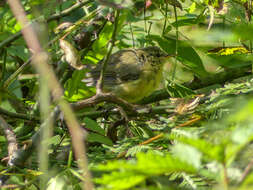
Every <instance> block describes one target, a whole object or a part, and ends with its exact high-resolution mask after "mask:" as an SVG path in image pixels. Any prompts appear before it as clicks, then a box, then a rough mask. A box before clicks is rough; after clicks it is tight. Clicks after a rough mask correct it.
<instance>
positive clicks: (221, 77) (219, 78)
mask: <svg viewBox="0 0 253 190" xmlns="http://www.w3.org/2000/svg"><path fill="white" fill-rule="evenodd" d="M249 71H250V68H249V67H244V68H241V69H238V68H237V69H231V70H228V71H225V72H222V73H217V74H210V75H209V76H207V77H206V78H202V79H201V80H194V81H193V82H191V83H187V84H183V86H185V87H187V88H190V89H192V90H197V89H201V88H205V87H208V86H212V85H215V84H220V85H223V84H225V83H226V82H229V81H232V80H234V79H236V78H239V77H243V76H250V75H252V74H251V73H250V72H249ZM169 97H170V96H169V94H168V92H167V90H166V89H162V90H158V91H155V92H154V93H152V94H151V95H150V96H148V97H145V98H144V99H143V100H141V101H140V102H138V104H149V103H152V102H157V101H160V100H164V99H168V98H169Z"/></svg>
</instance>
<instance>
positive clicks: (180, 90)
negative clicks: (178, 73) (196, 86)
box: [166, 83, 195, 98]
mask: <svg viewBox="0 0 253 190" xmlns="http://www.w3.org/2000/svg"><path fill="white" fill-rule="evenodd" d="M166 87H167V88H166V89H167V92H168V93H169V95H170V96H171V97H178V98H183V97H186V96H188V95H193V94H195V92H194V91H193V90H191V89H189V88H187V87H185V86H183V85H181V84H177V83H169V84H168V85H167V86H166Z"/></svg>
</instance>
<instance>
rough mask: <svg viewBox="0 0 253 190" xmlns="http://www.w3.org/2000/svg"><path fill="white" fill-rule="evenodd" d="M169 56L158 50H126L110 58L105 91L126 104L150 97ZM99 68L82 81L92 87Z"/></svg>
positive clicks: (105, 79) (96, 78)
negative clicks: (123, 100)
mask: <svg viewBox="0 0 253 190" xmlns="http://www.w3.org/2000/svg"><path fill="white" fill-rule="evenodd" d="M167 56H168V55H167V54H166V53H164V52H163V51H162V50H161V49H160V48H158V47H146V48H142V49H125V50H120V51H118V52H116V53H114V54H112V55H111V57H110V59H109V61H108V64H107V67H106V71H105V75H104V88H103V90H104V91H105V92H111V93H113V94H115V95H116V96H118V97H120V98H123V99H125V100H127V101H128V102H132V103H133V102H137V101H139V100H141V99H143V98H144V97H145V96H148V95H149V94H151V93H152V92H153V91H154V90H155V89H156V88H157V87H158V86H159V84H160V82H161V79H162V68H163V65H164V63H165V60H166V59H165V58H166V57H167ZM101 68H102V64H100V63H99V64H98V65H97V66H96V67H95V68H94V69H92V70H91V71H90V72H89V73H88V74H87V78H86V79H85V80H84V81H85V82H86V83H87V85H95V84H96V82H97V80H98V78H99V75H100V71H101Z"/></svg>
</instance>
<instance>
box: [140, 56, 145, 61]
mask: <svg viewBox="0 0 253 190" xmlns="http://www.w3.org/2000/svg"><path fill="white" fill-rule="evenodd" d="M141 60H142V61H143V62H145V56H144V55H143V54H141Z"/></svg>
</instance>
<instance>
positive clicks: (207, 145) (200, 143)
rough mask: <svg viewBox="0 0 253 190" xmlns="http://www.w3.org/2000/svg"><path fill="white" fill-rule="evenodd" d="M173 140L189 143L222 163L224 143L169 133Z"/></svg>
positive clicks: (211, 158)
mask: <svg viewBox="0 0 253 190" xmlns="http://www.w3.org/2000/svg"><path fill="white" fill-rule="evenodd" d="M170 138H171V139H173V140H177V141H179V142H182V143H185V144H188V145H191V146H193V147H195V148H196V149H197V150H199V151H200V152H202V153H203V154H204V155H205V156H206V157H207V158H208V159H210V160H216V161H218V162H219V163H222V164H223V163H224V161H225V144H218V145H215V144H212V143H211V142H208V141H205V140H202V139H197V138H187V137H182V136H181V137H176V136H173V135H171V137H170Z"/></svg>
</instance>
